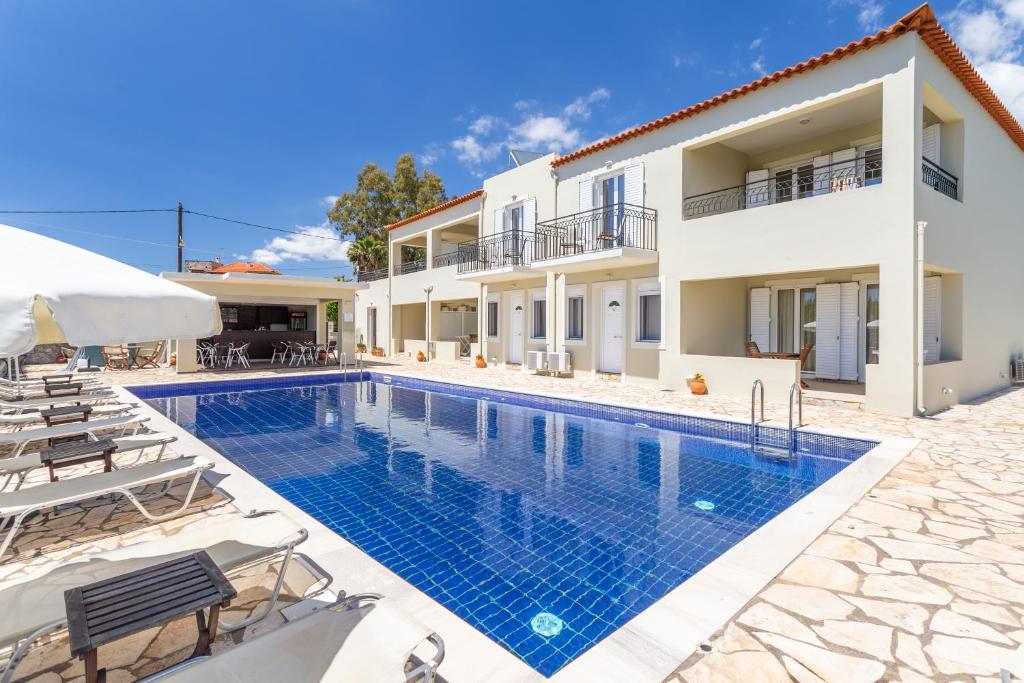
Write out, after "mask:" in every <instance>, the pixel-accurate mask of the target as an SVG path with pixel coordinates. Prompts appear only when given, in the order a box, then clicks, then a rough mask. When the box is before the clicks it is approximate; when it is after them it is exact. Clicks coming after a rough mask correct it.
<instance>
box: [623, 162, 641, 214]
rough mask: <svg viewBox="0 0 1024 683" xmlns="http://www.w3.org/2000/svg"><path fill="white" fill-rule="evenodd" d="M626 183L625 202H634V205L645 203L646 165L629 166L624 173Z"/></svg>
mask: <svg viewBox="0 0 1024 683" xmlns="http://www.w3.org/2000/svg"><path fill="white" fill-rule="evenodd" d="M624 175H625V176H626V177H625V180H624V182H623V184H624V185H625V188H624V191H623V195H624V198H623V202H624V203H626V204H633V205H634V206H643V205H644V165H643V164H633V165H632V166H627V167H626V171H625V174H624Z"/></svg>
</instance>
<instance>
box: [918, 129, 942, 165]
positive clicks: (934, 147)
mask: <svg viewBox="0 0 1024 683" xmlns="http://www.w3.org/2000/svg"><path fill="white" fill-rule="evenodd" d="M941 137H942V124H941V123H934V124H932V125H930V126H928V127H927V128H925V129H924V133H923V134H922V135H921V156H923V157H924V158H925V159H927V160H928V161H930V162H932V163H933V164H935V165H936V166H938V165H939V159H940V158H941V157H940V156H939V152H940V145H939V142H940V138H941Z"/></svg>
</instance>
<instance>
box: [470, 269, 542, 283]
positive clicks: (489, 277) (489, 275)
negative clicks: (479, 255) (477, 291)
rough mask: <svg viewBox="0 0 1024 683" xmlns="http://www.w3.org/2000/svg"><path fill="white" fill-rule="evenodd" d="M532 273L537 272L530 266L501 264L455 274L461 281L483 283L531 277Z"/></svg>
mask: <svg viewBox="0 0 1024 683" xmlns="http://www.w3.org/2000/svg"><path fill="white" fill-rule="evenodd" d="M530 275H536V272H535V271H534V270H533V269H531V268H530V266H501V267H500V268H488V269H487V270H477V271H473V272H472V273H459V274H458V275H456V276H455V279H456V280H459V281H460V282H480V283H483V284H489V283H492V282H508V281H510V280H516V279H520V278H523V277H529V276H530Z"/></svg>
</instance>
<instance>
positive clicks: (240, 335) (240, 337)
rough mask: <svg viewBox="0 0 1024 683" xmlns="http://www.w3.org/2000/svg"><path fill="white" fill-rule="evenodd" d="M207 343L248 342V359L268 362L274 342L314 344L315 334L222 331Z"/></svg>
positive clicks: (311, 332) (305, 332)
mask: <svg viewBox="0 0 1024 683" xmlns="http://www.w3.org/2000/svg"><path fill="white" fill-rule="evenodd" d="M209 341H211V342H213V343H215V344H220V343H225V344H235V345H236V346H237V345H239V344H244V343H246V342H249V358H251V359H253V360H270V356H271V354H273V352H274V346H273V345H274V342H285V341H287V342H314V341H316V332H314V331H313V330H306V331H301V332H300V331H287V332H271V331H269V330H224V331H223V332H221V333H220V334H218V335H216V336H214V337H210V338H209Z"/></svg>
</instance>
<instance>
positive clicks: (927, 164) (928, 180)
mask: <svg viewBox="0 0 1024 683" xmlns="http://www.w3.org/2000/svg"><path fill="white" fill-rule="evenodd" d="M921 180H922V181H923V182H924V184H925V185H927V186H928V187H930V188H932V189H934V190H937V191H938V192H941V193H942V194H944V195H946V196H947V197H950V198H952V199H956V198H957V185H958V184H959V182H960V181H959V180H958V179H957V177H956V176H955V175H953V174H952V173H950V172H949V171H947V170H946V169H944V168H942V167H941V166H939V165H938V164H934V163H932V162H931V161H930V160H929V159H926V158H925V157H921Z"/></svg>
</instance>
